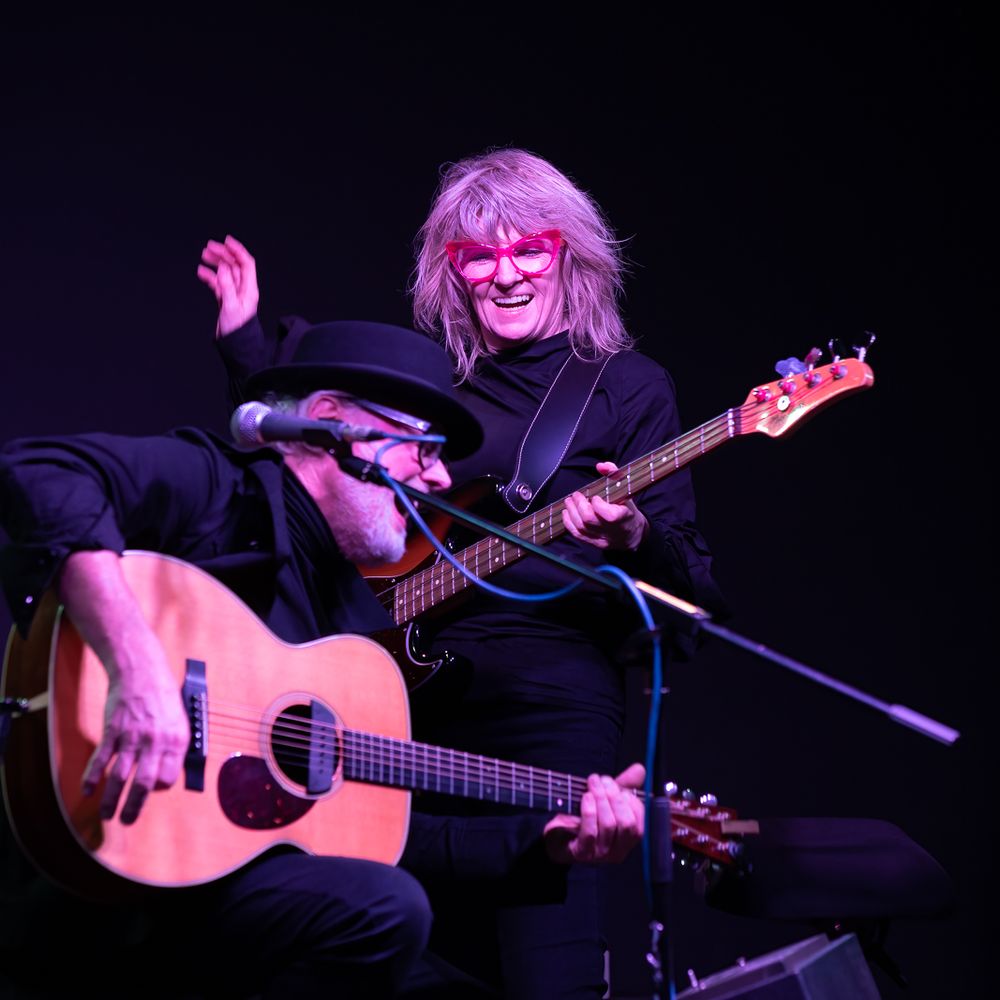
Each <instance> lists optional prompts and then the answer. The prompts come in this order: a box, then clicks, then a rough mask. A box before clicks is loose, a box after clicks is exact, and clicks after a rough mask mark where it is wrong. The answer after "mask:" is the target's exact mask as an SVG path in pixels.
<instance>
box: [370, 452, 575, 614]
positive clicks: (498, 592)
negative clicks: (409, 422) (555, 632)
mask: <svg viewBox="0 0 1000 1000" xmlns="http://www.w3.org/2000/svg"><path fill="white" fill-rule="evenodd" d="M390 436H391V437H392V439H393V440H392V441H391V443H389V444H384V445H382V447H381V448H379V450H378V451H377V452H376V453H375V461H376V462H377V463H379V464H381V459H382V454H383V452H385V451H386V449H388V448H394V447H395V446H396V445H397V444H403V443H404V442H405V441H437V440H440V438H439V435H436V434H428V435H424V436H418V435H410V434H406V435H402V434H401V435H398V436H397V435H395V434H393V435H390ZM387 479H388V481H389V485H390V487H391V488H392V491H393V493H395V494H396V496H397V497H398V498H399V501H400V503H402V505H403V506H404V507H405V508H406V512H407V513H408V514H409V515H410V517H412V518H413V522H414V524H416V526H417V527H418V528H419V529H420V530H421V531H422V532H423V533H424V535H426V536H427V539H428V541H430V543H431V544H432V545H433V546H434V548H435V549H437V551H438V552H439V553H440V554H441V556H442V557H443V558H444V559H446V560H447V561H448V562H449V563H451V565H452V566H454V567H455V569H457V570H458V571H459V572H460V573H461V574H462V575H463V576H464V577H466V579H468V580H469V581H470V582H472V583H474V584H475V585H476V586H477V587H480V588H481V589H482V590H485V591H486V592H487V593H488V594H493V595H494V596H496V597H504V598H507V599H508V600H511V601H522V602H524V603H527V604H535V603H540V602H542V601H554V600H556V599H557V598H560V597H565V596H566V595H567V594H568V593H570V592H571V591H573V590H576V588H577V587H579V586H580V583H581V582H582V581H580V580H574V581H573V582H572V583H569V584H567V585H566V586H565V587H560V588H559V589H558V590H549V591H546V592H545V593H544V594H519V593H518V592H517V591H514V590H507V589H506V588H505V587H498V586H497V585H496V584H495V583H490V582H489V581H487V580H483V579H482V578H481V577H478V576H476V574H475V573H472V572H470V571H469V568H468V567H467V566H463V565H462V563H460V562H459V561H458V560H457V559H456V558H455V557H454V556H453V555H452V554H451V553H450V552H449V551H448V550H447V549H446V548H445V547H444V546H443V545H442V544H441V543H440V542H439V541H438V540H437V537H436V536H435V534H434V532H433V531H431V529H430V528H429V527H428V526H427V523H426V522H425V521H424V519H423V518H422V517H421V516H420V513H419V512H418V511H417V508H416V507H414V506H413V503H412V502H411V501H410V498H409V497H408V496H407V495H406V493H404V492H403V490H402V489H401V488H400V486H399V484H398V483H397V482H396V481H395V480H394V479H393V478H392V477H391V476H389V477H387Z"/></svg>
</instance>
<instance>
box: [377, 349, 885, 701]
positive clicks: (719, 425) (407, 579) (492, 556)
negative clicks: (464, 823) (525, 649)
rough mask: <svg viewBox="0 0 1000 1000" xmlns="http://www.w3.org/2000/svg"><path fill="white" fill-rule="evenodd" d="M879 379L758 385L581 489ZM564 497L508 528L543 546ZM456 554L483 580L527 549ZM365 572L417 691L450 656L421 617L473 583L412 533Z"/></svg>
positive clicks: (772, 425)
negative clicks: (393, 556) (398, 550)
mask: <svg viewBox="0 0 1000 1000" xmlns="http://www.w3.org/2000/svg"><path fill="white" fill-rule="evenodd" d="M874 381H875V376H874V374H873V372H872V370H871V368H870V367H869V366H868V365H867V364H865V363H864V362H863V361H861V360H858V359H856V358H846V359H838V360H836V361H834V362H833V363H831V364H829V365H825V366H822V367H811V368H809V369H808V370H807V371H805V372H802V373H800V374H796V375H788V376H785V377H784V378H781V379H777V380H776V381H774V382H769V383H767V384H765V385H759V386H756V387H754V388H753V389H751V390H750V393H749V395H748V396H747V398H746V401H745V402H744V403H743V404H742V405H741V406H738V407H735V408H734V409H730V410H726V412H725V413H722V414H720V415H719V416H717V417H715V418H714V419H712V420H709V421H708V422H707V423H705V424H702V425H701V426H700V427H696V428H695V429H694V430H692V431H688V432H687V433H686V434H682V435H681V436H680V437H678V438H675V439H674V440H673V441H671V442H670V443H669V444H665V445H663V446H662V447H660V448H657V449H655V450H654V451H651V452H649V453H648V454H646V455H643V456H642V457H641V458H637V459H635V461H632V462H629V463H628V464H627V465H626V466H624V467H623V468H621V469H619V470H618V471H617V472H615V473H613V474H612V475H610V476H604V477H603V478H602V479H597V480H595V481H594V482H592V483H590V484H589V485H588V486H585V487H583V488H582V489H581V490H580V491H579V492H581V493H582V494H583V495H584V496H586V497H588V498H592V497H595V496H600V497H603V498H604V499H605V500H607V501H608V502H609V503H624V502H625V501H626V500H628V499H630V498H631V497H634V496H636V495H637V494H639V493H641V492H642V491H643V490H645V489H648V488H649V487H650V486H652V485H653V484H654V483H658V482H660V481H661V480H662V479H664V478H665V477H667V476H669V475H671V474H672V473H674V472H676V471H678V470H679V469H682V468H684V466H686V465H688V464H690V463H691V462H693V461H694V460H695V459H698V458H701V456H702V455H707V454H708V453H709V452H710V451H712V450H714V449H715V448H718V447H719V446H720V445H722V444H725V443H726V442H727V441H732V440H733V439H734V438H737V437H742V436H743V435H746V434H766V435H767V436H768V437H772V438H776V437H780V436H781V435H782V434H786V433H787V432H789V431H791V430H792V429H793V428H794V427H797V426H799V425H800V424H801V423H802V421H803V420H805V419H806V418H807V417H809V416H811V415H812V414H814V413H816V412H817V411H818V410H819V409H821V408H822V407H824V406H827V405H829V404H830V403H832V402H833V401H834V400H836V399H839V398H841V397H842V396H846V395H848V394H850V393H853V392H858V391H860V390H862V389H867V388H869V387H870V386H871V385H872V384H873V383H874ZM499 485H502V484H499V483H497V482H496V481H494V482H493V488H496V487H497V486H499ZM488 489H489V488H488V487H482V486H480V485H477V484H471V485H470V486H469V487H468V488H466V489H465V490H464V491H463V492H464V495H463V496H460V497H459V498H458V504H459V506H468V505H471V504H475V503H477V502H478V501H480V500H482V499H483V496H484V494H485V493H486V492H487V490H488ZM565 501H566V498H565V497H563V498H562V499H560V500H557V501H556V502H555V503H551V504H549V505H548V506H547V507H543V508H542V509H540V510H537V511H534V512H532V513H531V514H528V515H527V516H526V517H523V518H521V519H520V520H519V521H515V522H514V523H513V524H510V525H507V528H506V530H507V531H508V532H509V533H511V534H513V535H516V536H517V537H518V538H523V539H525V540H526V541H529V542H533V543H535V544H536V545H545V544H547V543H548V542H551V541H552V540H553V539H555V538H559V537H560V536H561V535H563V534H564V533H565V531H566V529H565V527H564V526H563V520H562V512H563V508H564V506H565ZM428 520H429V524H430V526H431V527H432V530H433V531H434V534H436V535H437V536H438V538H439V540H443V539H444V538H445V536H446V535H447V534H448V531H449V528H450V527H451V523H450V520H449V519H448V518H447V517H444V516H440V517H432V518H430V519H428ZM453 555H454V557H455V559H456V560H457V561H458V562H459V563H460V564H461V565H462V566H464V567H465V569H466V570H468V572H469V573H471V574H472V576H474V577H479V578H480V579H482V578H485V577H488V576H490V575H491V574H493V573H496V572H497V571H498V570H501V569H503V568H504V567H506V566H510V565H511V564H512V563H515V562H517V561H518V560H519V559H521V558H522V557H523V556H524V555H526V550H525V549H523V548H521V547H519V546H517V545H515V544H514V543H512V542H508V541H506V540H504V539H502V538H499V537H496V536H493V535H489V536H487V537H485V538H483V539H481V540H480V541H478V542H476V543H475V544H473V545H470V546H468V547H467V548H463V549H461V550H460V551H458V552H454V553H453ZM361 571H362V573H363V574H364V575H365V576H366V577H367V578H368V582H369V584H370V585H371V587H372V589H373V590H374V592H375V594H376V595H377V597H378V599H379V601H380V602H381V604H382V606H383V607H384V608H385V609H386V611H387V612H388V613H389V615H390V617H391V618H392V620H393V621H394V622H395V628H392V629H386V630H384V631H382V632H379V633H377V634H376V635H375V638H376V639H377V640H378V642H379V643H380V644H381V645H383V646H384V647H385V648H386V649H388V650H389V652H390V653H392V655H393V656H394V657H395V658H396V661H397V663H398V664H399V667H400V669H401V670H402V672H403V675H404V677H405V678H406V682H407V684H408V686H409V688H410V690H411V691H415V690H416V689H417V688H419V687H420V686H421V685H422V684H424V683H426V682H427V681H428V680H429V679H430V678H431V677H432V676H433V675H434V674H435V673H436V672H437V671H438V669H439V668H440V667H441V666H442V664H443V663H446V662H447V654H445V656H444V657H438V658H435V657H432V656H429V655H428V654H427V652H426V651H425V650H424V649H423V647H422V644H421V639H420V625H419V622H418V621H417V619H419V618H422V617H424V616H426V615H427V614H429V613H431V612H432V611H434V610H435V609H437V608H439V607H440V606H441V605H442V604H444V603H445V602H446V601H452V600H453V599H455V598H457V597H458V596H459V595H461V594H463V593H464V592H465V591H466V590H467V588H468V587H470V586H471V585H472V582H471V581H470V579H469V577H468V576H466V575H465V574H464V573H463V572H462V571H461V570H459V569H457V568H456V567H454V566H453V565H451V563H449V562H446V561H444V560H441V559H440V558H439V557H438V556H437V554H436V552H435V550H434V547H433V545H432V544H431V543H430V542H429V541H428V540H427V539H425V538H424V537H423V535H420V534H417V535H416V536H415V537H414V539H413V540H412V542H411V544H410V545H409V547H408V549H407V552H406V555H405V556H404V557H403V559H402V560H400V562H398V563H394V564H392V565H389V566H380V567H373V568H364V567H362V569H361Z"/></svg>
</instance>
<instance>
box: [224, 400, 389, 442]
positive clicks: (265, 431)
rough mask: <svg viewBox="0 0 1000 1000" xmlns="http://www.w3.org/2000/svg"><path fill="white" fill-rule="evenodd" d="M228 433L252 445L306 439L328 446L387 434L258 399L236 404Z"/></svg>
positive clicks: (372, 428) (236, 439)
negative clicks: (311, 417)
mask: <svg viewBox="0 0 1000 1000" xmlns="http://www.w3.org/2000/svg"><path fill="white" fill-rule="evenodd" d="M229 432H230V433H231V434H232V436H233V440H234V441H235V442H236V443H237V444H239V445H243V446H245V447H251V448H252V447H255V446H257V445H260V444H267V442H268V441H305V442H306V443H307V444H314V445H318V446H319V447H321V448H327V447H329V446H330V445H331V444H333V443H334V442H336V441H377V440H379V439H381V438H384V437H385V436H386V433H385V431H380V430H377V429H376V428H374V427H362V426H359V425H357V424H346V423H344V421H342V420H309V419H308V418H306V417H297V416H295V415H294V414H291V413H282V412H281V411H279V410H274V409H272V408H271V407H270V406H268V405H267V404H266V403H259V402H250V403H244V404H243V405H242V406H238V407H237V408H236V410H235V412H234V413H233V415H232V418H231V419H230V421H229Z"/></svg>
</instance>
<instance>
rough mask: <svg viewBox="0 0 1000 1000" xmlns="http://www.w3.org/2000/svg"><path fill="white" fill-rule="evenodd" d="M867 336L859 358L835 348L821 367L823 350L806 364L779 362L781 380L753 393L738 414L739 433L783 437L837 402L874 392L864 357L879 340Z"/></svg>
mask: <svg viewBox="0 0 1000 1000" xmlns="http://www.w3.org/2000/svg"><path fill="white" fill-rule="evenodd" d="M867 336H868V337H869V340H868V344H866V345H865V346H858V347H856V348H855V351H856V352H857V355H858V356H857V357H853V358H844V357H840V355H839V354H838V353H836V352H835V351H834V350H833V349H832V344H831V352H830V353H831V355H832V360H831V361H830V362H829V363H827V364H820V363H819V358H820V356H821V354H822V352H821V351H820V350H819V348H813V349H812V350H811V351H810V352H809V354H807V355H806V357H805V359H804V360H802V361H799V360H798V359H797V358H787V359H786V360H784V361H779V362H778V364H777V365H775V368H776V369H777V371H778V373H779V374H780V375H781V378H779V379H776V380H775V381H774V382H768V383H766V384H764V385H759V386H757V387H756V388H754V389H751V390H750V393H749V395H748V396H747V398H746V402H745V403H743V405H742V406H740V407H739V408H738V410H736V411H735V414H736V416H737V428H736V430H737V433H740V434H767V435H768V436H769V437H779V436H780V435H782V434H784V433H785V432H786V431H790V430H791V429H792V428H793V427H795V426H796V425H797V424H799V423H801V422H802V421H803V420H805V419H806V418H807V417H809V416H812V414H814V413H815V412H816V411H817V410H819V409H821V408H822V407H824V406H827V405H829V404H830V403H832V402H833V401H834V400H836V399H840V398H841V397H842V396H847V395H849V394H850V393H853V392H859V391H860V390H862V389H868V388H870V387H871V386H872V385H873V384H874V382H875V375H874V373H873V372H872V370H871V367H870V366H869V365H867V364H866V363H865V360H864V357H865V354H866V353H867V350H868V347H869V346H870V345H871V343H872V342H873V341H874V339H875V336H874V334H868V335H867Z"/></svg>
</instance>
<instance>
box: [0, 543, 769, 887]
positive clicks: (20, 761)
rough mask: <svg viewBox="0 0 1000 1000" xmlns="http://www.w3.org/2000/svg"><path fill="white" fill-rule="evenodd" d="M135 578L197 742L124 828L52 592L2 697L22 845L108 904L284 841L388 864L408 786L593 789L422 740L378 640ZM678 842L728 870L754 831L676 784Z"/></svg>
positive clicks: (510, 793) (134, 559)
mask: <svg viewBox="0 0 1000 1000" xmlns="http://www.w3.org/2000/svg"><path fill="white" fill-rule="evenodd" d="M122 569H123V572H124V574H125V578H126V580H127V581H128V583H129V585H130V587H131V588H132V590H133V592H134V593H135V595H136V597H137V599H138V601H139V604H140V607H141V608H142V610H143V612H144V614H145V616H146V619H147V621H148V622H149V624H150V625H151V627H152V628H153V630H154V632H155V633H156V635H157V637H158V638H159V640H160V641H161V643H162V644H163V647H164V649H165V650H166V653H167V658H168V661H169V662H170V663H172V664H173V665H174V666H175V668H176V676H177V690H178V694H179V696H181V697H182V698H183V701H184V704H185V707H186V709H187V712H188V716H189V720H190V723H191V731H192V739H191V744H190V747H189V750H188V752H187V755H186V758H185V761H184V768H183V773H182V776H181V778H180V779H179V780H178V781H177V782H176V783H175V784H174V785H173V786H171V787H170V788H169V789H165V790H163V791H156V792H154V793H152V794H151V795H149V796H148V798H147V799H146V802H145V805H144V807H143V810H142V812H141V813H140V815H139V818H138V820H137V821H136V822H135V823H134V824H133V825H131V826H123V825H122V824H121V823H120V822H119V821H118V820H116V819H112V820H103V819H101V817H100V815H99V802H100V798H101V791H102V789H101V788H98V789H97V791H96V792H95V793H94V794H93V795H92V796H84V795H83V794H82V792H81V778H82V775H83V772H84V769H85V767H86V765H87V761H88V760H89V758H90V756H91V754H92V753H93V751H94V749H95V747H96V746H97V744H98V742H99V741H100V739H101V735H102V732H103V716H104V703H105V698H106V694H107V675H106V672H105V670H104V668H103V666H102V665H101V663H100V661H99V660H98V658H97V656H96V655H95V654H94V652H93V651H92V650H91V649H90V648H89V647H88V646H87V645H86V644H85V643H84V642H83V640H82V639H81V637H80V635H79V633H78V632H77V631H76V629H75V628H74V627H73V625H72V623H71V622H70V621H69V619H68V618H67V617H66V616H65V614H64V613H63V610H62V608H61V607H60V606H59V603H58V601H57V600H56V599H55V597H54V595H52V594H49V595H47V596H46V598H45V599H44V601H43V602H42V603H41V606H40V607H39V610H38V612H37V615H36V618H35V621H34V623H33V625H32V629H31V632H30V634H29V636H28V638H27V639H22V638H21V637H19V636H18V635H17V634H16V633H14V632H12V633H11V638H10V640H9V642H8V647H7V655H6V658H5V663H4V672H3V686H2V691H0V695H2V696H3V697H8V698H16V699H24V700H25V701H27V703H28V705H29V706H30V710H29V711H28V712H27V713H26V714H24V715H23V716H21V717H18V718H15V719H14V720H13V724H12V726H11V728H10V733H9V744H8V747H7V753H6V757H5V760H4V762H3V765H2V780H3V791H4V799H5V803H6V806H7V811H8V814H9V816H10V820H11V825H12V827H13V829H14V832H15V834H16V835H17V838H18V840H19V841H20V843H21V844H22V846H23V847H24V849H25V851H26V852H27V853H28V855H29V856H30V857H32V858H33V859H34V860H35V862H36V864H37V865H38V867H39V868H41V870H42V871H44V872H45V873H47V874H48V875H49V876H50V877H51V878H53V879H54V880H55V881H57V882H59V883H61V884H63V885H65V886H67V887H68V888H71V889H74V890H76V891H78V892H81V893H84V894H87V895H90V896H95V897H98V898H115V897H120V896H122V895H127V894H128V890H129V889H130V888H131V889H132V890H134V889H135V887H136V886H147V887H148V886H160V887H180V886H190V885H195V884H199V883H203V882H208V881H212V880H214V879H216V878H219V877H220V876H222V875H225V874H227V873H229V872H232V871H234V870H236V869H238V868H240V867H242V866H243V865H245V864H246V863H248V862H249V861H250V860H252V859H253V858H255V857H257V856H258V855H260V854H262V853H264V852H265V851H267V850H270V849H271V848H273V847H276V846H279V845H287V846H292V847H295V848H298V849H300V850H302V851H306V852H309V853H315V854H324V855H340V856H346V857H354V858H368V859H371V860H375V861H382V862H385V863H388V864H393V863H395V862H396V861H397V860H398V859H399V856H400V854H401V853H402V850H403V846H404V844H405V840H406V834H407V829H408V825H409V818H410V802H411V793H412V792H414V791H415V792H433V793H439V794H444V795H449V796H456V797H461V798H469V799H477V800H480V801H487V802H491V803H503V804H508V805H512V806H518V807H521V808H524V809H536V810H543V811H546V812H553V813H557V812H562V813H567V814H578V812H579V804H580V798H581V796H582V795H583V793H584V792H585V791H586V779H585V778H582V777H577V776H575V775H570V774H560V773H557V772H554V771H550V770H546V769H543V768H536V767H530V766H527V765H524V764H514V763H510V762H506V761H501V760H495V759H491V758H486V757H482V756H479V755H478V754H470V753H464V752H461V751H457V750H449V749H445V748H443V747H437V746H431V745H429V744H425V743H416V742H412V741H411V740H410V739H409V735H410V716H409V705H408V697H407V690H406V685H405V683H404V681H403V678H402V676H401V675H400V672H399V670H398V668H397V666H396V663H395V661H394V660H393V658H392V657H391V656H390V655H389V654H388V653H387V652H386V651H385V650H384V649H382V648H381V647H380V646H379V645H377V644H376V643H375V642H373V641H371V640H370V639H366V638H363V637H360V636H354V635H340V636H332V637H329V638H325V639H319V640H317V641H315V642H310V643H305V644H302V645H291V644H289V643H286V642H283V641H282V640H280V639H278V638H277V637H276V636H275V635H274V634H273V633H271V632H270V630H268V629H267V628H266V626H264V625H263V623H262V622H261V621H260V619H258V618H257V617H256V615H254V613H253V612H252V611H250V609H249V608H248V607H247V606H246V605H245V604H243V602H242V601H240V600H239V599H238V598H237V597H236V596H235V595H233V594H232V592H231V591H229V590H228V589H226V588H225V587H224V586H223V585H222V584H221V583H219V582H218V581H217V580H215V579H214V578H213V577H211V576H209V575H208V574H206V573H204V572H203V571H201V570H199V569H197V568H196V567H193V566H191V565H189V564H187V563H184V562H182V561H180V560H178V559H173V558H171V557H169V556H162V555H156V554H153V553H144V552H133V553H127V554H126V555H125V556H124V557H123V559H122ZM669 794H670V797H671V799H672V801H673V813H672V816H671V832H672V836H673V842H674V844H675V846H676V847H677V848H678V849H681V850H683V851H685V852H690V853H692V854H694V855H697V856H698V857H699V858H700V859H704V860H705V861H706V862H709V863H710V864H711V865H715V866H721V865H731V864H734V863H736V859H737V857H738V854H739V848H740V837H741V835H742V834H744V833H747V832H754V831H755V830H756V824H755V823H753V822H752V821H746V820H744V821H741V820H738V819H737V817H736V814H735V813H734V812H733V811H732V810H729V809H723V808H721V807H719V806H717V805H716V804H715V803H714V801H713V800H711V799H705V800H704V801H698V800H697V799H695V798H694V797H693V796H691V795H690V794H688V793H683V794H677V793H676V792H675V791H672V790H671V791H670V793H669Z"/></svg>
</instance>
